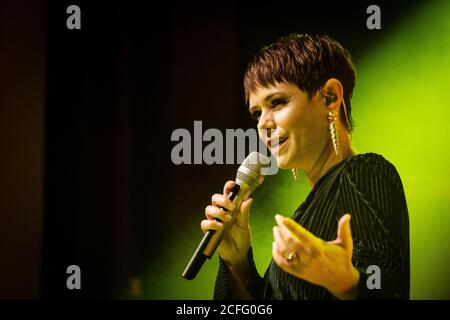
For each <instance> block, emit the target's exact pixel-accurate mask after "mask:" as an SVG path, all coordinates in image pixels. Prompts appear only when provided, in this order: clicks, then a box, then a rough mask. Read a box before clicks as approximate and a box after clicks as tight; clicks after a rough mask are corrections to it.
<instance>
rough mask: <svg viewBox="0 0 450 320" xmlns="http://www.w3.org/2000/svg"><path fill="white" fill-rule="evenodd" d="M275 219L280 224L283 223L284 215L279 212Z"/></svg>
mask: <svg viewBox="0 0 450 320" xmlns="http://www.w3.org/2000/svg"><path fill="white" fill-rule="evenodd" d="M275 220H276V221H277V223H278V224H282V223H283V216H281V215H279V214H277V215H275Z"/></svg>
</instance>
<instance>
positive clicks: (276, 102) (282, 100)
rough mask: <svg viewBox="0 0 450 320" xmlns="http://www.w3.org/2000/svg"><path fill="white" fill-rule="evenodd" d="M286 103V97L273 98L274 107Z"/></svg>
mask: <svg viewBox="0 0 450 320" xmlns="http://www.w3.org/2000/svg"><path fill="white" fill-rule="evenodd" d="M284 104H286V100H284V99H273V100H272V107H276V106H279V105H284Z"/></svg>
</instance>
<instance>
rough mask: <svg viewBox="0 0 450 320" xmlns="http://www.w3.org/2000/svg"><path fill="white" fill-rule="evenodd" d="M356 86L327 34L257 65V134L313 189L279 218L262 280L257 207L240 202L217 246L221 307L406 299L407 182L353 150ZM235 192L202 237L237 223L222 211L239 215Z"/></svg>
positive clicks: (288, 40) (283, 46)
mask: <svg viewBox="0 0 450 320" xmlns="http://www.w3.org/2000/svg"><path fill="white" fill-rule="evenodd" d="M354 85H355V69H354V66H353V64H352V62H351V58H350V55H349V53H348V52H347V51H346V50H345V49H344V48H343V47H342V46H341V45H340V44H339V43H338V42H336V41H335V40H333V39H330V38H329V37H326V36H309V35H299V34H293V35H290V36H287V37H283V38H281V39H279V40H278V41H277V42H275V43H273V44H271V45H269V46H267V47H264V48H263V49H262V50H261V51H260V52H259V53H258V54H257V55H256V56H255V57H254V58H253V59H252V61H251V62H250V64H249V66H248V68H247V71H246V73H245V78H244V88H245V94H246V100H247V102H248V106H249V111H250V114H251V116H252V117H253V118H254V119H256V121H257V122H258V124H257V127H258V132H259V135H260V137H261V139H262V140H263V141H264V142H265V143H266V144H267V146H268V148H269V149H270V151H271V153H272V154H273V155H274V156H275V158H276V159H277V163H278V166H279V168H281V169H291V170H292V172H293V175H294V178H295V179H297V170H298V169H300V170H303V171H304V173H305V175H306V177H307V178H308V181H309V182H310V184H311V186H312V190H311V192H310V193H309V195H308V196H307V198H306V200H304V201H303V203H301V205H300V206H299V207H298V209H297V210H296V211H295V212H294V214H293V215H292V217H291V218H285V217H282V216H280V215H277V216H276V217H275V220H276V226H275V227H274V229H273V239H274V242H273V247H272V261H271V263H270V265H269V267H268V269H267V270H266V272H265V274H264V277H261V276H260V275H259V274H258V272H257V270H256V267H255V263H254V261H253V255H252V247H251V231H250V226H249V211H250V206H251V203H252V201H253V200H252V199H247V200H246V201H244V202H243V203H242V205H241V207H240V212H239V214H238V215H237V217H236V219H235V220H234V221H233V222H232V227H231V228H230V232H229V233H228V235H227V236H226V237H225V238H224V240H223V241H222V243H221V245H220V246H219V248H218V252H219V255H220V268H219V272H218V276H217V279H216V285H215V290H214V298H215V299H252V298H253V299H290V300H292V299H301V300H310V299H315V300H318V299H409V281H410V280H409V220H408V209H407V205H406V200H405V195H404V192H403V187H402V182H401V179H400V177H399V175H398V173H397V170H396V169H395V167H394V166H393V165H392V164H391V163H389V162H388V161H387V160H385V159H384V158H383V157H382V156H381V155H378V154H375V153H367V154H358V153H357V152H356V150H355V148H354V147H353V145H352V141H351V136H350V133H351V131H352V127H353V121H352V115H351V110H352V108H351V97H352V92H353V87H354ZM374 114H376V112H374ZM374 120H375V119H374ZM232 187H233V182H232V181H229V182H227V183H226V184H225V186H224V190H223V194H215V195H214V196H213V197H212V204H211V205H209V206H208V207H206V210H205V213H206V217H207V219H206V220H203V221H202V223H201V228H202V230H203V231H206V230H209V229H212V230H217V229H220V228H221V227H222V223H221V222H220V221H229V220H230V219H231V217H230V215H229V214H227V213H226V212H225V211H224V210H222V209H221V207H223V208H226V209H228V210H232V209H233V204H232V203H231V202H230V200H229V199H228V198H227V196H226V195H227V194H228V192H229V190H230V189H231V188H232ZM269 214H270V213H269ZM350 218H351V219H350ZM377 277H378V278H377Z"/></svg>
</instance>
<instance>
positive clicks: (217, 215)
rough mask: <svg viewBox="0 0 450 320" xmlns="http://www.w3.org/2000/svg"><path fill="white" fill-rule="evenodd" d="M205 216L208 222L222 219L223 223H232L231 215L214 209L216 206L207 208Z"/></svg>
mask: <svg viewBox="0 0 450 320" xmlns="http://www.w3.org/2000/svg"><path fill="white" fill-rule="evenodd" d="M205 215H206V218H208V220H214V219H220V220H222V221H230V220H231V215H230V214H228V213H226V212H225V211H223V210H222V209H220V208H217V207H214V206H211V205H209V206H207V207H206V208H205Z"/></svg>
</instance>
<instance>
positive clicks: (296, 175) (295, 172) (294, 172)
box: [291, 169, 298, 181]
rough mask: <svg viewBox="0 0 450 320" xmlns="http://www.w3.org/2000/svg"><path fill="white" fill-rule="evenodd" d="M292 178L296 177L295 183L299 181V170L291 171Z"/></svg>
mask: <svg viewBox="0 0 450 320" xmlns="http://www.w3.org/2000/svg"><path fill="white" fill-rule="evenodd" d="M291 172H292V176H293V177H294V180H295V181H298V171H297V169H291Z"/></svg>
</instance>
